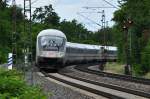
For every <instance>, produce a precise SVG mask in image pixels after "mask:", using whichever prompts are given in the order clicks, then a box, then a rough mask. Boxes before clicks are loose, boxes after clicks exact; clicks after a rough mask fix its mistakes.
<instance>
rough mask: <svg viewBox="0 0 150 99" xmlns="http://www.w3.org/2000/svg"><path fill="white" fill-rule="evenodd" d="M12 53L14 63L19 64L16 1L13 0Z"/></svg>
mask: <svg viewBox="0 0 150 99" xmlns="http://www.w3.org/2000/svg"><path fill="white" fill-rule="evenodd" d="M12 54H13V65H14V64H15V65H17V32H16V1H15V0H13V1H12Z"/></svg>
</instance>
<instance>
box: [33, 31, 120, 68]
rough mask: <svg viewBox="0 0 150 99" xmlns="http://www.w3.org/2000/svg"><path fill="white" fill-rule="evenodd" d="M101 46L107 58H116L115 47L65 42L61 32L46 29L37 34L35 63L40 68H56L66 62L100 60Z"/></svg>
mask: <svg viewBox="0 0 150 99" xmlns="http://www.w3.org/2000/svg"><path fill="white" fill-rule="evenodd" d="M102 48H105V50H107V56H106V57H107V59H109V60H116V58H117V55H116V52H117V48H116V47H113V46H107V47H106V46H105V47H104V46H98V45H89V44H79V43H71V42H67V38H66V36H65V34H64V33H63V32H61V31H59V30H55V29H47V30H43V31H41V32H40V33H39V34H38V36H37V44H36V64H37V66H39V67H41V68H51V69H58V68H61V66H63V65H65V64H66V63H72V62H87V61H101V60H102V59H103V58H104V57H102V56H103V55H102V52H103V51H102ZM106 57H105V58H106Z"/></svg>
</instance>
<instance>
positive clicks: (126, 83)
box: [60, 66, 150, 93]
mask: <svg viewBox="0 0 150 99" xmlns="http://www.w3.org/2000/svg"><path fill="white" fill-rule="evenodd" d="M74 67H75V66H69V67H66V68H64V69H62V70H60V73H65V74H66V75H70V76H74V77H82V78H85V79H87V80H93V81H97V82H102V83H106V84H112V85H117V86H120V87H124V88H130V89H133V90H138V91H143V92H146V93H150V86H149V85H144V84H140V83H134V82H129V81H125V80H120V79H116V78H110V77H103V76H99V75H95V74H90V73H85V72H81V71H78V70H76V69H74Z"/></svg>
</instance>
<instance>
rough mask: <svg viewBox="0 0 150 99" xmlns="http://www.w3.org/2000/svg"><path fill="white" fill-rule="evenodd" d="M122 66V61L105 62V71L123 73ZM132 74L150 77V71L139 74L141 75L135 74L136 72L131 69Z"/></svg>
mask: <svg viewBox="0 0 150 99" xmlns="http://www.w3.org/2000/svg"><path fill="white" fill-rule="evenodd" d="M124 66H125V65H124V64H122V63H117V62H107V64H106V68H105V71H106V72H110V73H116V74H124ZM133 76H140V77H144V78H148V79H150V72H148V73H147V74H145V75H143V76H141V75H137V73H136V72H135V71H133Z"/></svg>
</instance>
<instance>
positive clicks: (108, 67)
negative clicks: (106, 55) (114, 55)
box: [105, 62, 124, 74]
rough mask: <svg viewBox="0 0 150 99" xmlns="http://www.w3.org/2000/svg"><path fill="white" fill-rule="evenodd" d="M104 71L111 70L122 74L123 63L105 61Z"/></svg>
mask: <svg viewBox="0 0 150 99" xmlns="http://www.w3.org/2000/svg"><path fill="white" fill-rule="evenodd" d="M105 71H106V72H111V73H117V74H123V73H124V65H123V64H121V63H116V62H113V63H112V62H107V64H106V68H105Z"/></svg>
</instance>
